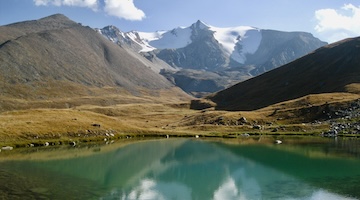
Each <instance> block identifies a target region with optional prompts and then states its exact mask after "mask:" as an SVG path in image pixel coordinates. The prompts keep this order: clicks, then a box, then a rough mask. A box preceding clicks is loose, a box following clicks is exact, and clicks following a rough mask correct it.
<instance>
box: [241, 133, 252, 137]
mask: <svg viewBox="0 0 360 200" xmlns="http://www.w3.org/2000/svg"><path fill="white" fill-rule="evenodd" d="M241 136H243V137H250V134H249V133H244V134H241Z"/></svg>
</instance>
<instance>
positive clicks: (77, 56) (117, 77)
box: [0, 14, 186, 105]
mask: <svg viewBox="0 0 360 200" xmlns="http://www.w3.org/2000/svg"><path fill="white" fill-rule="evenodd" d="M153 65H154V64H153V63H152V62H150V61H148V60H147V59H145V58H144V57H142V56H139V55H138V54H134V53H133V52H129V51H128V50H127V49H124V48H121V47H119V46H117V45H114V44H113V43H112V42H110V41H109V40H107V39H106V38H104V37H103V36H101V35H99V34H98V33H97V32H96V31H94V30H93V29H92V28H90V27H84V26H82V25H80V24H78V23H76V22H73V21H71V20H70V19H68V18H67V17H65V16H64V15H60V14H57V15H52V16H49V17H46V18H43V19H40V20H35V21H27V22H20V23H16V24H10V25H6V26H1V27H0V82H1V87H0V90H1V95H0V96H1V97H2V99H11V98H19V99H33V100H34V99H35V100H47V99H49V98H65V97H79V96H94V95H98V96H102V95H104V92H105V91H107V92H108V94H114V95H120V94H126V95H136V96H139V95H140V96H141V95H142V94H144V93H146V94H150V95H158V92H159V91H169V92H170V93H171V94H172V95H174V96H179V97H180V96H182V97H186V95H185V93H183V92H182V91H180V90H179V89H176V88H175V87H174V85H173V84H172V83H170V82H169V81H168V80H166V79H165V78H164V77H163V76H161V75H159V74H158V73H155V72H154V71H153V70H151V68H155V66H153ZM99 89H103V90H99ZM3 105H4V103H3Z"/></svg>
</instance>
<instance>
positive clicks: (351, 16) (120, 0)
mask: <svg viewBox="0 0 360 200" xmlns="http://www.w3.org/2000/svg"><path fill="white" fill-rule="evenodd" d="M55 13H62V14H64V15H66V16H68V17H69V18H70V19H72V20H74V21H76V22H80V23H82V24H83V25H88V26H90V27H93V28H102V27H104V26H107V25H115V26H117V27H118V28H119V29H120V30H122V31H130V30H138V31H146V32H151V31H157V30H171V29H173V28H176V27H178V26H190V25H191V24H192V23H194V22H196V21H197V20H198V19H200V20H202V21H204V22H205V23H207V24H209V25H212V26H217V27H230V26H242V25H244V26H254V27H258V28H262V29H275V30H282V31H306V32H310V33H312V34H314V35H315V36H316V37H319V38H320V39H322V40H324V41H327V42H334V41H337V40H340V39H343V38H346V37H355V36H360V1H359V0H347V1H343V0H251V1H250V0H0V25H6V24H9V23H14V22H18V21H24V20H34V19H39V18H42V17H45V16H48V15H51V14H55Z"/></svg>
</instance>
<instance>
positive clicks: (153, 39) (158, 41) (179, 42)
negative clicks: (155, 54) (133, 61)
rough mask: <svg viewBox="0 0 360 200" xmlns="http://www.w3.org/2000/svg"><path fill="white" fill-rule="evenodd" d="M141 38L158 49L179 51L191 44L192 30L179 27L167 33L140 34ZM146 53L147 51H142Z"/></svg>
mask: <svg viewBox="0 0 360 200" xmlns="http://www.w3.org/2000/svg"><path fill="white" fill-rule="evenodd" d="M139 34H140V37H141V38H142V39H143V40H145V41H146V42H147V43H148V44H149V45H150V46H152V47H153V48H156V49H178V48H183V47H186V46H187V45H189V44H190V43H191V29H190V28H189V27H187V28H183V27H179V28H176V29H173V30H171V31H167V32H155V33H139ZM142 51H143V52H146V51H147V50H146V49H144V50H142Z"/></svg>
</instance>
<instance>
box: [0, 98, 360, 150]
mask: <svg viewBox="0 0 360 200" xmlns="http://www.w3.org/2000/svg"><path fill="white" fill-rule="evenodd" d="M105 97H106V98H109V97H110V96H105ZM83 98H85V97H83ZM89 98H90V97H89ZM93 98H94V99H96V98H98V99H97V100H94V99H92V101H105V99H103V98H101V97H93ZM117 98H118V99H120V98H122V99H123V102H122V103H119V102H120V100H119V101H117V100H114V99H117ZM151 98H153V99H151ZM151 98H150V97H148V98H143V97H130V96H128V97H126V96H117V97H116V98H114V97H113V98H112V99H109V101H110V100H112V101H114V103H113V104H110V105H106V104H105V105H101V104H98V105H93V104H83V105H79V106H73V107H71V108H61V109H58V108H36V109H24V110H13V111H6V112H2V113H0V140H1V141H2V144H12V143H17V142H18V141H36V140H49V139H56V140H69V138H70V139H81V138H83V137H85V136H87V135H89V136H91V137H98V136H101V137H102V138H103V137H104V134H105V133H107V131H111V133H115V135H116V136H121V135H124V134H130V135H146V134H150V135H156V134H159V135H164V134H170V135H171V134H173V135H178V136H181V135H186V134H190V135H195V134H203V135H206V136H220V137H221V136H224V135H234V134H235V135H239V134H242V133H256V134H270V133H271V132H272V130H274V129H278V130H279V131H278V132H277V134H281V133H289V132H293V133H296V134H312V133H319V132H321V131H322V130H326V129H328V128H329V125H327V124H321V125H312V124H310V123H307V122H310V121H309V119H307V117H309V116H304V115H302V114H301V113H300V112H299V110H302V109H307V108H311V107H316V106H322V105H324V104H326V103H327V104H330V105H335V104H342V103H346V102H349V101H353V100H356V99H358V98H360V96H359V95H357V94H350V93H329V94H317V95H309V96H306V97H302V98H299V99H295V100H290V101H286V102H282V103H279V104H275V105H272V106H269V107H266V108H263V109H259V110H255V111H236V112H235V111H234V112H228V111H217V110H214V109H213V108H209V109H205V110H192V109H190V103H189V102H188V101H184V102H179V101H176V100H175V99H174V100H173V101H170V102H169V103H166V102H164V101H165V99H166V98H161V97H159V98H158V99H156V98H155V97H151ZM72 100H73V101H75V100H74V99H72ZM24 102H26V101H24ZM59 102H60V103H61V104H62V103H63V101H62V100H59ZM59 102H54V103H59ZM39 105H41V103H39ZM42 106H44V105H42ZM275 110H276V111H277V112H276V113H275V114H274V111H275ZM241 117H245V118H246V119H247V123H245V124H237V123H238V122H237V121H238V120H239V119H240V118H241ZM310 117H311V116H310ZM93 124H100V125H101V127H96V126H93ZM256 124H258V125H261V126H262V127H263V128H262V129H261V130H257V129H253V125H256ZM77 136H79V137H77ZM0 145H1V144H0Z"/></svg>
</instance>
